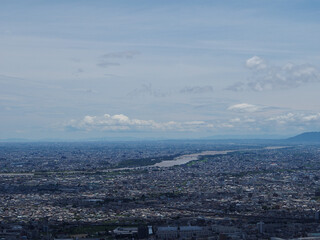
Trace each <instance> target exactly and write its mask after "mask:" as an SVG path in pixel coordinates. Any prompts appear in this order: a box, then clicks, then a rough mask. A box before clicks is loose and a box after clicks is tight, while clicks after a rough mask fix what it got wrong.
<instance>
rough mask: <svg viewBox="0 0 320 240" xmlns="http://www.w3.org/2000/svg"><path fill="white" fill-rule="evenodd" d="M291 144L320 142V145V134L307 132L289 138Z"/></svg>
mask: <svg viewBox="0 0 320 240" xmlns="http://www.w3.org/2000/svg"><path fill="white" fill-rule="evenodd" d="M287 140H289V141H291V142H319V143H320V132H305V133H301V134H299V135H297V136H294V137H291V138H288V139H287Z"/></svg>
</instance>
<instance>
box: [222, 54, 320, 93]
mask: <svg viewBox="0 0 320 240" xmlns="http://www.w3.org/2000/svg"><path fill="white" fill-rule="evenodd" d="M246 67H247V69H249V70H250V71H251V76H250V78H249V79H248V80H247V81H245V82H237V83H235V84H233V85H231V86H229V87H228V88H227V89H228V90H232V91H244V90H253V91H268V90H281V89H291V88H297V87H300V86H303V85H305V84H309V83H314V82H320V71H319V69H317V68H316V67H314V66H312V65H308V64H301V65H295V64H292V63H287V64H285V65H283V66H272V65H269V64H267V63H266V61H265V60H264V59H262V58H260V57H258V56H254V57H252V58H249V59H248V60H247V61H246Z"/></svg>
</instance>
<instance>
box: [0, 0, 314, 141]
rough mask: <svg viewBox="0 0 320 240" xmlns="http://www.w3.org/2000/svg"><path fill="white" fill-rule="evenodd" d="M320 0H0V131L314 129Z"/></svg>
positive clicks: (257, 132) (117, 133)
mask: <svg viewBox="0 0 320 240" xmlns="http://www.w3.org/2000/svg"><path fill="white" fill-rule="evenodd" d="M319 29H320V1H312V0H308V1H307V0H260V1H256V0H254V1H253V0H252V1H251V0H242V1H238V0H234V1H218V0H217V1H211V0H210V1H205V0H199V1H189V0H177V1H172V0H163V1H149V0H145V1H142V0H136V1H132V0H108V1H98V0H90V1H85V0H83V1H82V0H55V1H43V0H42V1H35V0H28V1H22V0H20V1H17V0H2V1H1V2H0V139H12V138H14V139H22V138H23V139H65V140H68V139H75V140H79V139H100V138H104V139H114V138H119V139H129V138H139V139H145V138H155V139H158V138H162V139H163V138H168V139H172V138H175V139H176V138H179V139H180V138H235V137H236V138H282V137H288V136H293V135H296V134H299V133H301V132H305V131H320V101H319V100H320V97H319V93H320V61H319V60H320V44H319V42H320V41H319V40H320V31H319Z"/></svg>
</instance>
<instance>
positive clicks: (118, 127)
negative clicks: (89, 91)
mask: <svg viewBox="0 0 320 240" xmlns="http://www.w3.org/2000/svg"><path fill="white" fill-rule="evenodd" d="M65 127H66V128H67V129H72V130H84V131H91V130H101V131H123V130H127V131H130V130H141V131H145V130H155V131H168V130H170V131H195V130H197V129H201V128H208V127H210V125H209V124H206V123H205V122H204V121H187V122H176V121H168V122H156V121H154V120H141V119H131V118H129V117H128V116H126V115H124V114H116V115H109V114H104V115H103V116H89V115H88V116H85V117H84V118H83V119H81V120H71V121H69V122H68V123H67V124H66V125H65Z"/></svg>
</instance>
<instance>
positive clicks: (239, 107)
mask: <svg viewBox="0 0 320 240" xmlns="http://www.w3.org/2000/svg"><path fill="white" fill-rule="evenodd" d="M228 110H231V111H238V112H256V111H258V110H259V107H258V106H256V105H253V104H248V103H240V104H235V105H232V106H230V107H228Z"/></svg>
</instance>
